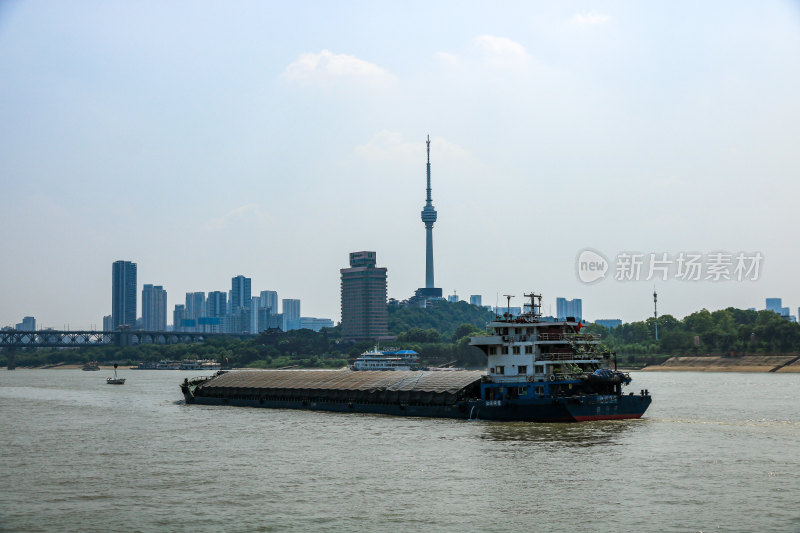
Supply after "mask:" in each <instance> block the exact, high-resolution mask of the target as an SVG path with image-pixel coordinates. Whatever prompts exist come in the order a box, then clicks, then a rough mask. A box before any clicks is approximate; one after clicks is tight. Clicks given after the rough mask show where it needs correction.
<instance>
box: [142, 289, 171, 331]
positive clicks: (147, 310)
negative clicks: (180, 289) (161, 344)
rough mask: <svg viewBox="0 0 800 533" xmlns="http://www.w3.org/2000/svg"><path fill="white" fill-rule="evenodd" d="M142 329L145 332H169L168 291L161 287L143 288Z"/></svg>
mask: <svg viewBox="0 0 800 533" xmlns="http://www.w3.org/2000/svg"><path fill="white" fill-rule="evenodd" d="M142 327H143V328H144V330H145V331H166V330H167V291H165V290H164V287H163V286H161V285H152V284H150V283H146V284H145V285H144V286H143V287H142Z"/></svg>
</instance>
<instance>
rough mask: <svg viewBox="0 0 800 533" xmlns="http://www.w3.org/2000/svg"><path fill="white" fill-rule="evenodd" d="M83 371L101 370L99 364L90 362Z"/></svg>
mask: <svg viewBox="0 0 800 533" xmlns="http://www.w3.org/2000/svg"><path fill="white" fill-rule="evenodd" d="M83 370H100V365H99V364H97V361H89V362H88V363H86V364H85V365H83Z"/></svg>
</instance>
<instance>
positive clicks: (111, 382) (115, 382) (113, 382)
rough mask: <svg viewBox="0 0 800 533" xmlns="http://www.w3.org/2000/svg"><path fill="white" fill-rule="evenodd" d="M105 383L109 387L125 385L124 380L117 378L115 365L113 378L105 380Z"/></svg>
mask: <svg viewBox="0 0 800 533" xmlns="http://www.w3.org/2000/svg"><path fill="white" fill-rule="evenodd" d="M106 383H107V384H109V385H125V378H120V377H117V363H114V377H113V378H106Z"/></svg>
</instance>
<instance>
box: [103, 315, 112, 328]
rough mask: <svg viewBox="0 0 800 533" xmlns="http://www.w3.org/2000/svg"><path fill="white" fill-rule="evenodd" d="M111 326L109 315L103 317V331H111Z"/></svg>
mask: <svg viewBox="0 0 800 533" xmlns="http://www.w3.org/2000/svg"><path fill="white" fill-rule="evenodd" d="M111 324H112V322H111V315H105V316H104V317H103V331H112V330H113V329H114V328H113V327H112V326H111Z"/></svg>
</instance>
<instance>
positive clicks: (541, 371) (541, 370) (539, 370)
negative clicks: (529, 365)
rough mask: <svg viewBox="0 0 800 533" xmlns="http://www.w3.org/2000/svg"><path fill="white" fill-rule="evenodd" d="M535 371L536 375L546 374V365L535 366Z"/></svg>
mask: <svg viewBox="0 0 800 533" xmlns="http://www.w3.org/2000/svg"><path fill="white" fill-rule="evenodd" d="M533 371H534V372H535V373H536V374H544V365H534V367H533Z"/></svg>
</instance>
